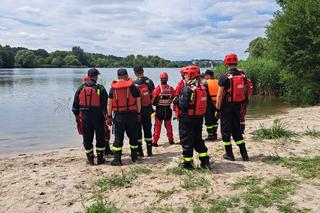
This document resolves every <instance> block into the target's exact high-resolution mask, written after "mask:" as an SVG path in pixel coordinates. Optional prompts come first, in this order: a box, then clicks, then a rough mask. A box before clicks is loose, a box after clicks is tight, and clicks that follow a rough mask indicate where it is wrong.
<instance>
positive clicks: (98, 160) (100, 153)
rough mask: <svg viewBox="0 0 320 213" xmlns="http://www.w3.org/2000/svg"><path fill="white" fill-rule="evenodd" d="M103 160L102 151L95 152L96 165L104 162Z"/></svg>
mask: <svg viewBox="0 0 320 213" xmlns="http://www.w3.org/2000/svg"><path fill="white" fill-rule="evenodd" d="M105 162H106V160H105V159H104V151H99V152H97V165H100V164H104V163H105Z"/></svg>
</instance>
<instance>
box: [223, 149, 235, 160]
mask: <svg viewBox="0 0 320 213" xmlns="http://www.w3.org/2000/svg"><path fill="white" fill-rule="evenodd" d="M224 148H225V150H226V154H224V155H223V158H224V159H226V160H230V161H235V159H234V155H233V152H232V145H227V146H224Z"/></svg>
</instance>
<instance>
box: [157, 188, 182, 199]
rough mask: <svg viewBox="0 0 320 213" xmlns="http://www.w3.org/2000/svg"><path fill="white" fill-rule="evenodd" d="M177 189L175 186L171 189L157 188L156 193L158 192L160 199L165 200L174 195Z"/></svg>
mask: <svg viewBox="0 0 320 213" xmlns="http://www.w3.org/2000/svg"><path fill="white" fill-rule="evenodd" d="M176 191H177V190H176V189H175V188H173V189H170V190H167V191H166V190H155V193H157V196H158V197H159V200H164V199H167V198H169V197H170V196H171V195H173V194H174V193H175V192H176Z"/></svg>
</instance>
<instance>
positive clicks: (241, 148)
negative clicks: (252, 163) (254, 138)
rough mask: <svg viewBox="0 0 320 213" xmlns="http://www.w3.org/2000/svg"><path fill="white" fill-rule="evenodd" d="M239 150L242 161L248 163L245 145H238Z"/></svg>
mask: <svg viewBox="0 0 320 213" xmlns="http://www.w3.org/2000/svg"><path fill="white" fill-rule="evenodd" d="M239 148H240V154H241V157H242V160H244V161H248V160H249V157H248V152H247V149H246V144H245V143H243V144H240V145H239Z"/></svg>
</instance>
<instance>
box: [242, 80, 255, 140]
mask: <svg viewBox="0 0 320 213" xmlns="http://www.w3.org/2000/svg"><path fill="white" fill-rule="evenodd" d="M246 86H247V90H246V93H247V94H246V100H245V101H244V102H243V103H242V104H241V109H240V131H241V133H242V134H244V130H245V129H246V119H245V117H246V114H247V109H248V105H249V97H250V96H252V92H253V84H252V81H251V80H250V79H247V85H246Z"/></svg>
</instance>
